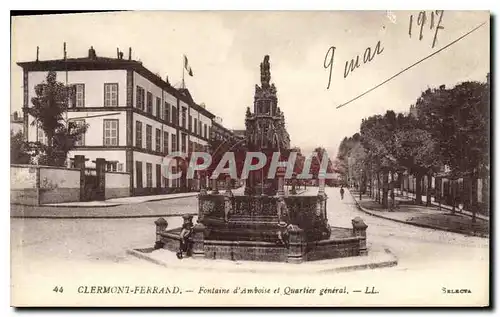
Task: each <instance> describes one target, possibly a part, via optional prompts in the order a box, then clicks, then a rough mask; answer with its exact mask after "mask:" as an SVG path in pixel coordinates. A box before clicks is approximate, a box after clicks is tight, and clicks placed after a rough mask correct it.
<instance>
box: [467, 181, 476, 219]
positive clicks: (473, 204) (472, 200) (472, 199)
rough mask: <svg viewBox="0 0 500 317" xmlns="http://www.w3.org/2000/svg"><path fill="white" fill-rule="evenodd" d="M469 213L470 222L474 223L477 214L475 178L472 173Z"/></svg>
mask: <svg viewBox="0 0 500 317" xmlns="http://www.w3.org/2000/svg"><path fill="white" fill-rule="evenodd" d="M469 191H470V204H469V205H470V209H471V210H470V211H471V212H472V222H476V212H477V176H476V174H475V173H472V175H471V177H470V189H469Z"/></svg>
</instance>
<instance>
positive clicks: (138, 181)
mask: <svg viewBox="0 0 500 317" xmlns="http://www.w3.org/2000/svg"><path fill="white" fill-rule="evenodd" d="M135 176H136V177H135V178H136V187H137V188H142V162H140V161H135Z"/></svg>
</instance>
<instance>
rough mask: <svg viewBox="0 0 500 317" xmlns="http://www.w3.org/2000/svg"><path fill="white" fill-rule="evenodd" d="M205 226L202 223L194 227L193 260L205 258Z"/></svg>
mask: <svg viewBox="0 0 500 317" xmlns="http://www.w3.org/2000/svg"><path fill="white" fill-rule="evenodd" d="M204 240H205V226H204V225H203V224H202V223H199V222H198V223H197V224H196V225H195V226H194V227H193V237H192V241H193V250H192V254H191V255H192V257H193V258H203V257H205V244H204Z"/></svg>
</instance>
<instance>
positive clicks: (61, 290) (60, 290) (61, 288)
mask: <svg viewBox="0 0 500 317" xmlns="http://www.w3.org/2000/svg"><path fill="white" fill-rule="evenodd" d="M53 291H54V292H56V293H62V292H63V287H62V286H56V287H54V289H53Z"/></svg>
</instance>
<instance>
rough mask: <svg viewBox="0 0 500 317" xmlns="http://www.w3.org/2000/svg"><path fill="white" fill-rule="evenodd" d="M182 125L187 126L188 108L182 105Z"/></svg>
mask: <svg viewBox="0 0 500 317" xmlns="http://www.w3.org/2000/svg"><path fill="white" fill-rule="evenodd" d="M181 126H182V127H183V128H185V127H186V108H184V107H182V118H181Z"/></svg>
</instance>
